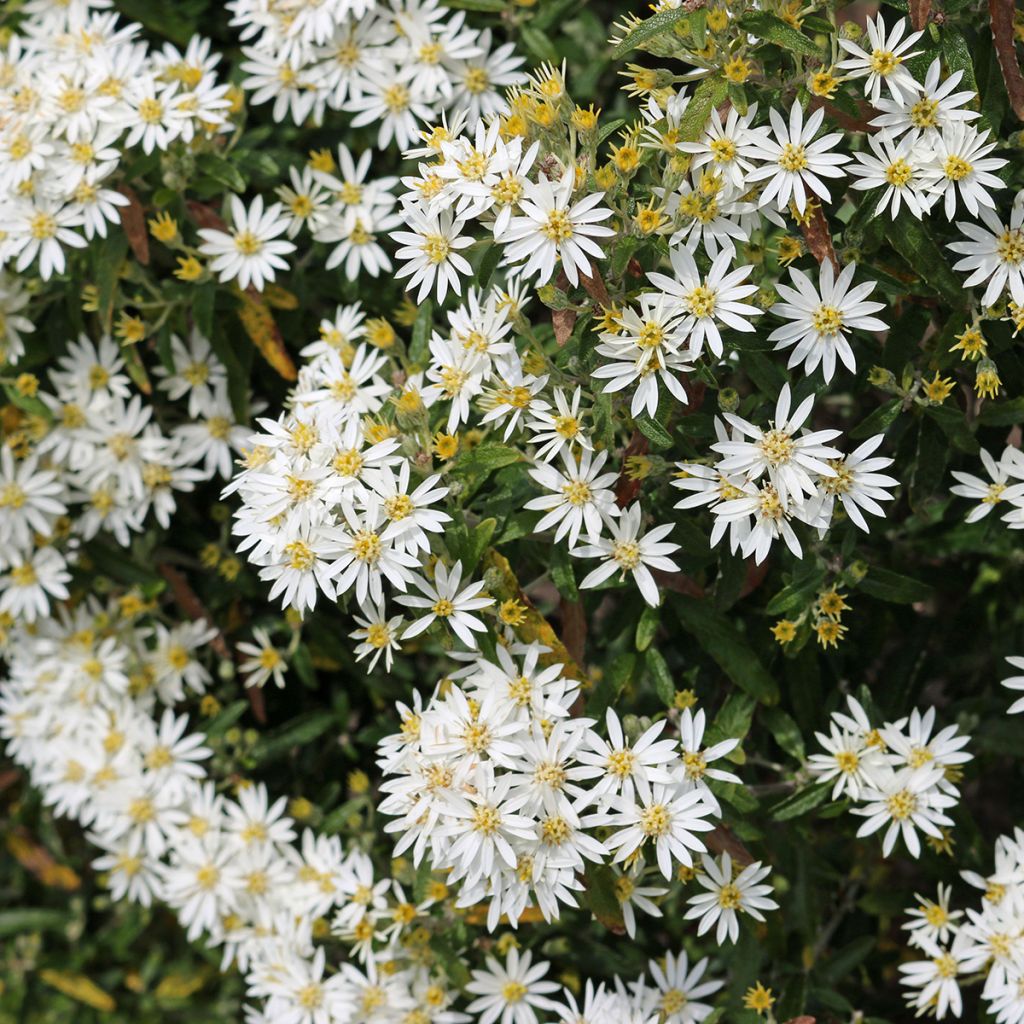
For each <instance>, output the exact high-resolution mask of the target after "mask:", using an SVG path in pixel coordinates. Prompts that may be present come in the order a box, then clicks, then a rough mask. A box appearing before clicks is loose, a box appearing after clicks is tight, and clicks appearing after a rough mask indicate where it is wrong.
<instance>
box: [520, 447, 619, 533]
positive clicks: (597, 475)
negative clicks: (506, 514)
mask: <svg viewBox="0 0 1024 1024" xmlns="http://www.w3.org/2000/svg"><path fill="white" fill-rule="evenodd" d="M607 459H608V453H607V452H598V454H597V455H596V456H595V455H593V453H592V452H589V451H586V450H583V451H582V452H580V456H579V461H577V460H576V458H575V456H573V455H572V454H571V453H570V452H567V451H565V450H564V449H563V451H562V463H563V464H564V467H565V472H564V473H563V472H559V470H557V469H556V468H555V467H554V466H552V465H551V464H550V463H546V462H540V463H538V464H537V466H536V467H535V468H533V469H531V470H530V476H531V477H533V479H534V480H535V481H536V482H537V483H538V484H539V485H540V486H541V487H543V488H544V489H545V490H547V491H551V492H552V493H551V494H545V495H543V496H542V497H540V498H532V499H531V500H530V501H528V502H527V503H526V504H525V505H524V506H523V507H524V508H526V509H529V510H531V511H543V512H546V513H547V514H546V515H544V516H542V517H541V519H540V520H539V521H538V523H537V525H536V526H535V527H534V528H533V531H534V533H543V532H544V531H545V530H549V529H551V527H553V526H555V527H557V529H556V530H555V536H554V543H556V544H557V543H558V542H559V541H561V540H562V539H563V538H564V537H568V538H569V546H570V547H574V546H575V545H576V543H577V541H578V540H579V537H580V531H581V530H583V529H584V528H585V530H586V534H585V535H586V537H587V539H588V540H592V539H596V538H597V537H600V536H601V533H602V531H603V529H604V524H605V522H607V521H608V520H609V519H614V518H616V517H617V516H618V514H619V509H618V507H617V506H616V504H615V490H614V485H615V482H616V481H617V480H618V473H602V472H601V470H602V468H603V467H604V464H605V462H606V461H607Z"/></svg>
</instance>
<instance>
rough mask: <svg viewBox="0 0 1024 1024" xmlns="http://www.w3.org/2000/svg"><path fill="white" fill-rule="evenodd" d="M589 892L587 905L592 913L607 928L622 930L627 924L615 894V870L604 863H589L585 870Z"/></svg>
mask: <svg viewBox="0 0 1024 1024" xmlns="http://www.w3.org/2000/svg"><path fill="white" fill-rule="evenodd" d="M584 878H585V880H586V886H585V888H584V892H586V894H587V905H588V906H589V907H590V911H591V913H592V914H593V915H594V917H596V918H597V920H598V921H600V922H601V924H603V925H604V926H605V927H606V928H612V929H614V930H615V931H621V930H622V929H623V928H624V927H625V925H624V923H623V920H622V907H621V906H620V905H619V898H618V896H616V894H615V872H614V871H612V869H611V868H609V867H606V866H605V865H604V864H587V867H586V870H585V871H584Z"/></svg>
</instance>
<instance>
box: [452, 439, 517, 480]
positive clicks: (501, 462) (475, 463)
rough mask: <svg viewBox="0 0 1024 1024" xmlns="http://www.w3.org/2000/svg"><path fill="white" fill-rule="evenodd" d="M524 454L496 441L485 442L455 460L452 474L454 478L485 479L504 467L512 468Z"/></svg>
mask: <svg viewBox="0 0 1024 1024" xmlns="http://www.w3.org/2000/svg"><path fill="white" fill-rule="evenodd" d="M522 457H523V456H522V454H521V453H520V452H518V451H517V450H516V449H515V448H510V447H509V446H508V445H506V444H498V443H497V442H496V441H484V442H483V444H478V445H477V446H476V447H475V448H470V449H469V451H467V452H463V453H462V454H461V455H459V456H458V458H457V459H456V460H455V463H454V464H453V466H452V469H451V472H452V475H453V476H465V477H477V478H481V479H482V478H483V477H485V476H488V475H489V474H491V473H493V472H494V471H495V470H496V469H501V468H502V467H503V466H511V465H512V463H514V462H520V461H521V460H522Z"/></svg>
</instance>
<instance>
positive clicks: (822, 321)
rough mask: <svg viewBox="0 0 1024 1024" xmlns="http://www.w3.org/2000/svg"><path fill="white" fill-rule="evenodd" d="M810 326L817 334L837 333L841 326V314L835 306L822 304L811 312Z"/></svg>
mask: <svg viewBox="0 0 1024 1024" xmlns="http://www.w3.org/2000/svg"><path fill="white" fill-rule="evenodd" d="M811 326H812V327H813V328H814V329H815V330H816V331H817V332H818V334H819V335H824V336H827V335H830V334H838V333H839V332H840V331H841V330H842V327H843V314H842V312H841V311H840V310H838V309H836V307H835V306H828V305H824V304H822V305H820V306H818V308H817V309H816V310H814V312H812V313H811Z"/></svg>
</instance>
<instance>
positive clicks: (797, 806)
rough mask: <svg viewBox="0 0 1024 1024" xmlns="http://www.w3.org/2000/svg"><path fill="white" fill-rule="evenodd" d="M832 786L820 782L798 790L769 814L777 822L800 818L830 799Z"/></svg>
mask: <svg viewBox="0 0 1024 1024" xmlns="http://www.w3.org/2000/svg"><path fill="white" fill-rule="evenodd" d="M831 785H832V784H831V783H829V782H818V783H815V784H814V785H813V786H807V787H806V788H805V789H798V790H797V791H796V792H795V793H791V794H790V795H789V796H787V797H786V798H785V799H783V800H780V801H779V802H778V803H777V804H775V805H774V806H773V807H772V808H771V809H770V810H769V812H768V813H769V814H771V816H772V817H773V818H774V819H775V820H776V821H790V820H792V819H793V818H799V817H801V816H802V815H804V814H807V813H808V812H809V811H813V810H814V808H815V807H818V806H819V805H821V804H823V803H824V802H825V801H826V800H827V799H828V795H829V791H830V790H831Z"/></svg>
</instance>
